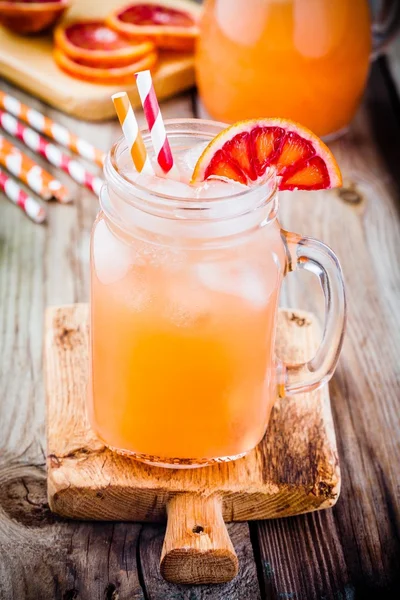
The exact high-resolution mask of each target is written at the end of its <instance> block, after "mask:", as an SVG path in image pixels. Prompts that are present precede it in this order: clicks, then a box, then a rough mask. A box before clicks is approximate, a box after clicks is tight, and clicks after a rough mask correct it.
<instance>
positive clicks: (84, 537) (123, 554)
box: [0, 59, 400, 600]
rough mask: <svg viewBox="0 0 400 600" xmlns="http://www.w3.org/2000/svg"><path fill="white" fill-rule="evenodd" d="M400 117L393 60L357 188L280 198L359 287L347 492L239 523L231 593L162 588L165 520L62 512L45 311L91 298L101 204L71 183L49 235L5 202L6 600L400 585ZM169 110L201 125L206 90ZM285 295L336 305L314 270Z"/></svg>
mask: <svg viewBox="0 0 400 600" xmlns="http://www.w3.org/2000/svg"><path fill="white" fill-rule="evenodd" d="M397 72H398V71H397ZM394 73H396V71H394ZM1 88H2V89H4V90H9V91H11V92H12V93H13V94H14V95H16V96H17V97H18V98H20V99H22V100H23V101H26V102H27V103H29V104H30V105H33V106H36V107H38V108H39V109H40V110H41V111H43V112H45V113H46V114H48V115H50V116H52V117H54V118H55V119H56V120H57V121H59V122H62V123H64V124H66V125H67V126H68V127H70V128H71V130H73V131H76V132H79V133H80V134H81V135H82V137H84V138H87V139H88V140H91V141H93V142H94V143H95V144H97V145H98V146H100V147H101V148H103V149H104V150H106V149H108V148H109V147H110V145H111V143H112V141H113V140H114V139H115V138H116V137H117V135H119V127H118V125H117V124H116V123H109V124H102V125H98V124H88V123H84V122H78V121H74V120H72V119H69V118H67V117H65V116H63V115H61V114H59V113H56V111H54V110H52V109H50V108H49V107H47V106H45V105H42V104H40V103H39V102H37V101H35V100H33V99H32V98H28V97H27V96H26V95H25V94H23V93H21V92H20V91H18V90H16V89H14V88H12V87H11V86H9V85H8V84H6V83H5V82H3V83H1ZM399 107H400V103H399V100H398V97H397V95H396V89H395V86H394V85H393V81H392V80H391V78H390V73H389V71H388V67H387V62H386V60H385V59H380V60H379V62H377V63H375V64H374V66H373V68H372V71H371V77H370V81H369V86H368V90H367V93H366V97H365V101H364V104H363V106H362V108H361V109H360V111H359V112H358V114H357V117H356V118H355V120H354V122H353V124H352V126H351V129H350V131H349V133H348V134H347V135H346V136H345V137H343V138H342V139H341V140H339V141H337V142H335V143H334V144H333V150H334V152H335V154H336V155H337V157H338V159H339V163H340V165H341V167H342V170H343V174H344V181H345V184H344V189H342V190H339V191H333V192H325V193H324V192H323V193H315V194H304V193H303V194H302V193H297V194H289V195H286V196H285V195H284V197H283V198H282V202H281V209H280V215H281V221H282V223H283V225H284V226H285V227H287V228H289V229H292V230H294V231H300V232H303V233H305V234H308V235H313V236H315V237H318V238H321V239H322V240H324V241H325V242H326V243H328V244H330V245H331V246H332V247H333V248H334V249H335V250H336V252H337V253H338V255H339V258H340V259H341V262H342V265H343V269H344V274H345V278H346V282H347V292H348V302H349V319H348V331H347V336H346V341H345V344H344V350H343V354H342V357H341V360H340V364H339V368H338V370H337V372H336V374H335V376H334V378H333V381H332V383H331V399H332V406H333V412H334V419H335V425H336V433H337V438H338V446H339V452H340V459H341V468H342V478H343V485H342V493H341V497H340V499H339V501H338V503H337V505H336V506H335V508H334V509H333V510H327V511H323V512H317V513H314V514H308V515H304V516H300V517H295V518H288V519H281V520H274V521H265V522H259V523H257V522H254V523H250V524H249V525H248V524H247V523H236V524H231V525H229V526H228V528H229V533H230V535H231V538H232V541H233V543H234V545H235V547H236V551H237V553H238V556H239V559H240V565H241V567H240V573H239V576H238V577H237V578H236V579H235V580H234V581H232V582H231V583H228V584H225V585H221V586H199V587H184V586H174V585H171V584H168V583H166V582H165V581H163V579H162V578H161V577H160V575H159V569H158V561H159V556H160V551H161V544H162V540H163V534H164V529H163V527H162V526H159V525H140V524H132V523H86V522H85V523H82V522H73V521H67V520H64V519H61V518H58V517H56V516H54V515H52V514H51V513H50V511H49V508H48V505H47V502H46V471H45V468H46V449H45V432H44V392H43V377H42V329H43V314H44V309H45V307H46V306H47V305H50V304H63V303H71V302H79V301H85V300H87V298H88V274H89V269H88V243H89V234H90V228H91V225H92V222H93V220H94V217H95V215H96V212H97V210H98V205H97V201H96V199H95V198H94V197H93V195H91V194H90V193H89V192H87V191H85V190H84V189H82V188H80V187H78V186H75V185H74V184H73V183H72V182H71V180H68V179H67V178H63V176H62V175H60V178H62V179H65V181H66V182H67V183H68V186H69V187H70V188H72V189H73V190H74V193H75V196H74V197H75V201H74V203H73V205H70V206H61V205H57V204H53V205H51V206H49V222H48V224H47V225H46V226H40V225H34V224H33V223H31V222H30V221H29V220H28V219H27V218H26V217H25V216H24V215H22V214H21V213H20V211H18V210H17V209H16V208H15V207H14V206H12V205H11V203H10V202H8V201H7V200H6V199H5V198H4V196H1V198H0V252H1V253H0V286H1V287H0V306H1V311H0V321H1V361H0V372H1V380H0V389H1V397H0V598H1V600H6V599H7V600H53V599H60V600H74V599H77V600H97V599H98V600H100V599H105V600H117V599H118V600H128V599H129V600H132V599H135V600H139V599H140V600H144V599H148V600H178V599H179V600H200V599H205V598H208V599H215V600H216V599H222V598H227V599H229V600H259V599H261V598H263V599H296V600H314V599H315V600H317V599H318V600H328V599H332V600H354V599H357V600H358V599H359V598H369V597H374V598H376V597H378V593H379V592H382V593H384V596H382V597H384V598H393V597H395V591H396V590H397V591H398V592H399V591H400V585H399V574H400V569H399V566H400V530H399V512H400V510H399V504H398V497H399V491H400V481H399V459H400V424H399V406H398V398H399V391H400V388H399V378H400V372H399V357H400V334H399V331H400V310H399V307H400V302H399V301H400V297H399V290H400V264H399V260H398V256H399V248H400V235H399V233H400V231H399V229H400V227H399V223H400V221H399V214H398V213H399V206H400V204H399V203H400V176H399V170H398V169H399V164H400V160H399V159H400V150H399V148H400V111H399ZM163 112H164V116H165V117H168V116H170V117H171V116H179V117H184V116H187V117H191V116H193V115H198V109H197V101H196V96H195V94H194V93H189V94H186V95H184V96H181V97H178V98H175V99H173V100H170V101H169V102H165V103H164V105H163ZM50 170H52V169H51V167H50ZM57 175H59V173H57ZM282 300H283V303H284V304H286V305H292V306H300V307H302V308H306V309H311V310H314V311H316V312H320V310H321V295H320V293H319V291H318V290H317V289H316V288H315V282H314V281H313V280H312V279H308V278H307V277H306V274H302V275H301V277H297V276H296V275H291V276H290V277H289V281H288V283H287V284H286V285H285V289H284V294H283V299H282ZM385 593H386V594H385ZM397 597H399V596H397Z"/></svg>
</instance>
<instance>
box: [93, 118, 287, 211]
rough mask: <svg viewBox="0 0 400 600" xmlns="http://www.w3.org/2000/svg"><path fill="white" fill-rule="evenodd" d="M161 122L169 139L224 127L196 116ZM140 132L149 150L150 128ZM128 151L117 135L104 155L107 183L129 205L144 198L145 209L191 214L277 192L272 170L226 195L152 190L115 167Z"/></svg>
mask: <svg viewBox="0 0 400 600" xmlns="http://www.w3.org/2000/svg"><path fill="white" fill-rule="evenodd" d="M164 123H165V127H166V131H167V133H168V136H169V138H172V139H173V137H175V136H185V135H187V136H191V135H195V134H196V133H198V134H199V135H202V136H203V137H204V136H205V135H207V133H204V132H202V131H201V129H202V128H208V129H209V131H210V133H209V134H208V135H209V139H210V141H211V140H212V139H213V137H215V135H216V134H217V133H218V131H221V130H222V129H224V128H226V127H227V125H226V124H225V123H220V122H217V121H212V120H206V119H195V118H186V119H165V121H164ZM141 132H142V136H143V141H144V144H145V146H146V147H148V148H149V150H150V148H151V135H150V131H149V130H148V129H143V130H141ZM127 150H128V145H127V142H126V140H125V138H124V137H123V136H120V137H119V138H118V140H117V141H116V142H115V143H114V144H113V146H112V147H111V150H110V152H109V153H108V154H107V157H106V160H105V164H104V173H105V176H106V180H107V181H108V182H109V183H110V185H111V187H112V188H114V189H116V190H118V193H119V195H120V196H122V199H123V200H124V201H125V202H127V203H128V204H130V205H135V204H136V202H135V200H146V201H147V203H148V208H150V207H151V206H153V208H157V207H158V208H161V209H163V208H164V209H174V208H175V209H190V213H191V215H192V216H193V215H194V214H195V213H196V211H202V212H207V211H204V209H205V208H211V207H212V206H215V205H217V204H218V205H223V204H224V203H227V202H231V201H232V200H236V201H237V200H250V199H252V198H254V197H255V196H259V195H260V196H261V197H262V205H263V206H266V205H267V204H269V203H270V202H271V201H272V200H273V198H274V197H275V195H276V193H277V191H278V184H277V176H276V174H275V173H273V172H270V174H269V175H268V176H267V177H266V178H265V180H264V181H263V182H262V183H261V184H259V185H257V186H252V187H251V186H248V187H247V188H246V189H245V190H241V191H239V192H235V193H234V194H229V195H227V196H222V197H221V196H215V197H207V198H193V197H187V198H184V197H179V196H173V195H170V194H164V193H162V192H159V191H153V190H151V189H149V188H147V187H145V186H142V185H140V184H138V183H136V182H134V181H132V180H131V179H129V178H128V177H126V176H125V175H124V174H123V173H122V172H121V170H120V168H119V166H118V160H119V158H120V155H121V153H122V152H124V151H125V152H126V151H127ZM264 193H265V195H264ZM240 204H241V203H240ZM253 209H254V206H253ZM249 210H252V208H251V207H249ZM235 216H237V215H235Z"/></svg>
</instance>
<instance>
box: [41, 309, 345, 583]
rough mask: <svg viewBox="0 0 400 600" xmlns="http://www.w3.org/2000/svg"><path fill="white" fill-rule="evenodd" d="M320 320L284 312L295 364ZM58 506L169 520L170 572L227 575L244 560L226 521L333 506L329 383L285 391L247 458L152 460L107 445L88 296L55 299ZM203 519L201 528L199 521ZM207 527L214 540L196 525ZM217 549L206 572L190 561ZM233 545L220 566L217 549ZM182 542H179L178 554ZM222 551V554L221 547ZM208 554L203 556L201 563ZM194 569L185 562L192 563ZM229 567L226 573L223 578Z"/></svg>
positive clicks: (49, 328) (96, 514) (51, 352)
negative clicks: (182, 462) (98, 427)
mask: <svg viewBox="0 0 400 600" xmlns="http://www.w3.org/2000/svg"><path fill="white" fill-rule="evenodd" d="M318 343H319V327H318V325H317V323H316V320H315V318H314V317H313V316H312V315H311V314H310V313H304V312H300V311H297V310H296V311H293V310H285V311H281V312H280V317H279V327H278V351H279V354H280V356H281V357H282V358H283V359H284V360H286V362H288V363H290V364H295V363H298V362H302V361H304V360H306V359H308V358H310V357H311V356H312V355H313V354H314V352H315V349H316V346H317V345H318ZM45 365H46V386H47V442H48V446H47V466H48V498H49V505H50V508H51V509H52V510H53V511H54V512H57V513H58V514H60V515H63V516H67V517H72V518H79V519H98V520H124V521H127V520H132V521H155V522H157V521H163V520H165V519H166V516H167V512H168V528H167V535H166V540H165V542H164V550H163V558H168V556H170V555H172V556H173V559H175V560H172V565H171V564H169V563H168V561H164V564H163V562H162V568H163V566H164V570H163V574H164V576H165V577H166V578H167V579H169V580H172V581H178V582H180V583H182V582H186V583H200V582H203V583H204V582H216V581H227V580H229V579H231V578H232V577H233V576H234V575H235V573H236V570H237V563H236V562H235V559H236V557H235V554H234V551H233V548H232V547H231V544H230V542H229V537H228V536H227V533H226V529H225V527H224V525H223V521H222V518H223V519H224V520H225V521H244V520H252V519H267V518H274V517H281V516H288V515H294V514H299V513H304V512H309V511H313V510H316V509H322V508H328V507H330V506H332V505H333V504H334V503H335V502H336V500H337V498H338V495H339V489H340V473H339V467H338V458H337V450H336V441H335V435H334V428H333V423H332V416H331V410H330V402H329V394H328V388H327V387H324V388H322V389H321V390H318V391H316V392H314V393H312V394H304V395H301V396H298V397H297V398H291V399H284V400H281V401H279V402H278V403H277V404H276V406H275V408H274V411H273V414H272V417H271V422H270V425H269V428H268V432H267V435H266V436H265V438H264V440H263V441H262V442H261V444H260V445H259V446H258V447H257V448H256V449H255V450H254V451H252V452H250V453H249V454H248V455H247V456H246V457H245V458H243V459H240V460H238V461H235V462H232V463H222V464H218V465H214V466H212V467H205V468H201V469H193V470H173V469H162V468H156V467H150V466H147V465H145V464H142V463H140V462H137V461H134V460H132V459H130V458H126V457H123V456H121V455H118V454H116V453H113V452H111V451H110V450H108V449H107V448H106V447H105V446H104V444H103V443H102V442H101V440H99V439H98V438H97V437H96V436H95V434H94V433H93V432H92V431H91V430H90V427H89V424H88V421H87V418H86V413H85V401H86V389H87V377H88V306H87V305H86V304H78V305H71V306H67V307H53V308H49V309H48V311H47V316H46V329H45ZM197 527H200V530H199V531H196V529H197ZM204 532H208V535H207V540H205V539H204V538H202V539H200V540H198V538H197V537H196V535H198V534H204ZM182 548H186V550H185V551H184V552H183V554H184V555H185V556H186V558H187V553H188V549H189V548H191V549H192V550H193V553H194V554H195V555H196V556H195V557H194V558H195V559H197V558H198V554H200V555H202V554H204V552H207V553H208V554H207V555H209V554H210V552H211V553H213V552H214V551H215V552H214V558H213V561H212V563H211V565H210V569H209V570H207V568H205V569H204V571H203V572H201V573H200V574H199V573H198V571H197V568H196V566H195V564H194V565H192V564H190V565H189V567H188V566H187V564H186V562H184V564H183V563H182V560H183V558H182ZM221 548H223V549H225V550H226V554H225V555H224V557H223V561H222V564H221V565H220V569H219V570H218V569H215V555H216V550H218V549H221ZM179 551H180V552H181V553H180V554H179ZM218 556H219V555H218ZM204 561H205V558H204V556H203V557H202V564H203V563H204ZM185 569H187V571H185ZM219 573H222V575H221V577H222V579H216V578H218V577H219V575H218V574H219Z"/></svg>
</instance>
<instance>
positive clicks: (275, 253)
mask: <svg viewBox="0 0 400 600" xmlns="http://www.w3.org/2000/svg"><path fill="white" fill-rule="evenodd" d="M222 128H223V125H222V124H219V123H215V122H212V121H201V120H195V119H189V120H174V121H166V129H167V133H168V137H169V140H170V142H171V145H172V149H173V152H174V155H175V157H178V156H179V153H181V152H183V151H184V150H186V149H189V148H191V147H193V146H194V145H195V144H198V143H200V142H203V143H204V142H209V141H210V140H211V139H213V138H214V137H215V135H217V133H219V132H220V131H221V129H222ZM149 140H150V137H149V134H147V135H145V136H144V141H145V143H146V145H147V147H148V151H149V153H150V154H151V151H150V143H149ZM129 163H130V153H129V151H128V149H127V145H126V142H125V141H124V140H122V139H121V140H120V141H119V142H118V143H117V144H116V145H115V146H114V147H113V148H112V150H111V152H110V154H109V155H108V157H107V159H106V163H105V175H106V184H105V185H104V186H103V188H102V191H101V197H100V203H101V208H102V211H101V212H100V214H99V216H98V218H97V220H96V223H95V225H94V227H93V232H92V241H91V384H90V393H89V408H90V411H89V412H90V418H91V423H92V427H93V428H94V430H95V431H96V432H97V433H98V435H99V436H100V437H101V438H102V439H103V441H104V442H105V443H106V444H107V445H108V446H109V447H111V448H112V449H114V450H116V451H118V452H122V453H126V454H129V455H131V456H133V457H135V458H136V459H139V460H142V461H145V462H148V463H150V464H157V465H161V466H169V467H196V466H202V465H205V464H211V463H214V462H219V461H227V460H234V459H236V458H239V457H241V456H243V455H244V454H246V453H247V452H248V451H249V450H251V449H252V448H254V446H255V445H256V444H257V443H258V442H259V441H260V440H261V438H262V437H263V435H264V433H265V431H266V428H267V425H268V420H269V416H270V413H271V410H272V407H273V405H274V403H275V401H276V400H277V398H278V394H279V393H280V394H281V395H282V396H283V395H286V394H296V393H298V392H304V391H309V390H313V389H316V388H318V387H319V386H321V385H322V384H323V383H324V382H326V381H328V380H329V378H330V377H331V375H332V373H333V370H334V368H335V365H336V362H337V359H338V355H339V351H340V347H341V342H342V337H343V330H344V319H345V299H344V289H343V280H342V275H341V270H340V266H339V264H338V261H337V258H336V257H335V255H334V254H333V252H332V251H331V250H329V248H327V247H326V246H325V245H324V244H322V242H319V241H317V240H313V239H310V238H306V237H302V236H300V235H297V234H295V233H288V232H286V231H283V230H282V229H281V228H280V225H279V223H278V220H277V209H278V194H277V188H276V180H275V177H274V176H271V177H270V178H269V179H268V180H267V181H266V182H265V183H264V184H263V185H261V186H259V187H256V188H248V189H246V190H245V191H240V192H239V193H237V194H236V195H235V196H229V197H223V198H207V199H201V200H200V199H199V200H194V199H193V198H190V199H185V198H182V197H171V196H165V195H163V194H161V193H156V192H154V191H150V190H149V189H146V188H143V187H141V186H139V185H137V184H135V183H133V182H132V181H130V180H129V179H127V178H126V177H125V176H124V172H125V169H126V167H127V165H129ZM295 269H308V270H310V271H312V272H313V273H315V274H317V275H318V277H319V278H320V280H321V284H323V289H324V291H325V299H326V324H325V333H324V337H323V340H322V344H321V347H320V349H319V350H318V352H317V354H316V356H315V357H314V359H313V360H311V361H310V362H309V363H307V364H306V365H303V367H304V368H303V369H299V368H298V367H289V366H288V367H285V365H283V364H281V363H280V362H279V361H278V360H277V359H276V357H275V349H274V348H275V331H276V319H277V311H278V299H279V293H280V288H281V283H282V279H283V277H284V276H285V275H286V273H288V272H289V271H292V270H295Z"/></svg>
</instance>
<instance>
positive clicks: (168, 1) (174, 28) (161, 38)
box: [106, 0, 201, 50]
mask: <svg viewBox="0 0 400 600" xmlns="http://www.w3.org/2000/svg"><path fill="white" fill-rule="evenodd" d="M200 12H201V7H199V6H197V5H196V4H194V3H193V2H189V1H186V0H163V1H161V0H150V1H147V2H143V0H134V1H133V2H131V3H130V4H129V5H128V6H125V7H124V8H122V9H118V10H117V11H115V12H113V13H111V14H110V15H109V16H108V17H107V19H106V22H107V25H108V26H109V27H111V28H112V29H115V30H116V31H118V33H120V34H121V35H124V36H126V37H128V38H130V39H135V40H143V39H146V40H151V41H152V42H154V43H155V44H156V46H158V47H159V48H169V49H171V50H192V49H193V47H194V42H195V39H196V37H197V35H198V33H199V30H198V26H197V22H198V18H199V15H200Z"/></svg>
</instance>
